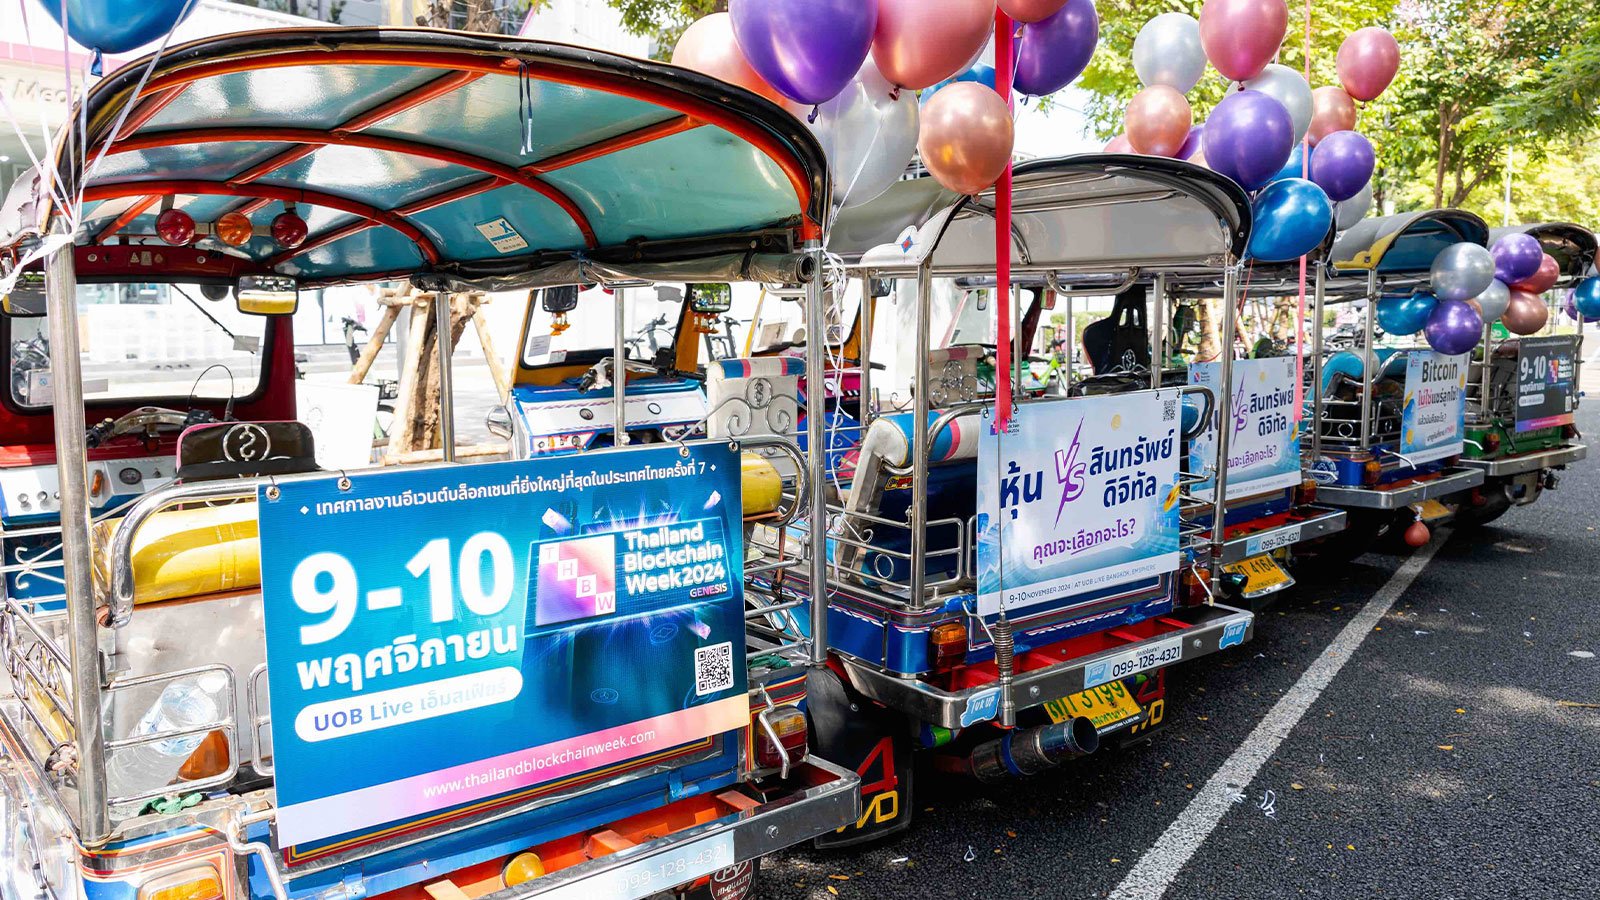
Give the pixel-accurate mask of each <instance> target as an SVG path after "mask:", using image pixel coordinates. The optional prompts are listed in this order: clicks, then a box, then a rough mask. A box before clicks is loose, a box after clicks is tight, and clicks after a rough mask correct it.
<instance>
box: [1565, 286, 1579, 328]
mask: <svg viewBox="0 0 1600 900" xmlns="http://www.w3.org/2000/svg"><path fill="white" fill-rule="evenodd" d="M1561 308H1562V310H1563V311H1565V312H1566V314H1567V318H1569V319H1571V320H1573V321H1574V322H1576V321H1578V292H1577V291H1575V290H1572V289H1571V288H1568V289H1567V298H1566V299H1565V300H1563V301H1561Z"/></svg>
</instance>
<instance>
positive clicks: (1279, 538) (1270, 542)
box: [1244, 528, 1300, 556]
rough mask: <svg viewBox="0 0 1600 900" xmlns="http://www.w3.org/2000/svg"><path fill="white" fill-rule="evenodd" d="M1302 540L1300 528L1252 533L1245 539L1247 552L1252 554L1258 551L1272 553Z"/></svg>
mask: <svg viewBox="0 0 1600 900" xmlns="http://www.w3.org/2000/svg"><path fill="white" fill-rule="evenodd" d="M1298 540H1300V529H1299V528H1280V529H1278V530H1277V531H1271V532H1268V533H1266V534H1255V535H1251V536H1250V538H1249V539H1248V540H1246V541H1245V544H1244V548H1245V552H1246V553H1248V554H1249V555H1251V556H1255V555H1256V554H1258V553H1271V552H1272V551H1273V550H1277V549H1278V548H1279V547H1288V546H1290V545H1291V544H1293V543H1295V542H1296V541H1298Z"/></svg>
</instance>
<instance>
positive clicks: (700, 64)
mask: <svg viewBox="0 0 1600 900" xmlns="http://www.w3.org/2000/svg"><path fill="white" fill-rule="evenodd" d="M672 64H673V65H675V66H683V67H684V68H686V69H693V70H695V71H696V72H699V73H701V74H703V75H710V76H711V77H712V78H720V79H721V80H723V81H726V82H728V83H729V84H734V85H738V86H739V87H742V88H745V89H746V90H751V91H754V92H756V93H757V94H760V95H761V96H763V97H766V98H767V99H768V100H771V101H772V102H773V103H777V104H779V105H781V106H783V107H784V108H785V109H788V110H789V111H790V112H798V111H799V107H798V106H796V105H794V104H793V103H790V102H789V101H787V100H786V99H785V98H784V96H783V95H782V94H780V93H778V90H777V89H776V88H774V87H773V86H772V85H770V84H767V82H766V81H765V80H763V79H762V77H761V76H760V75H759V74H757V72H756V70H755V69H753V68H751V66H750V62H749V60H747V59H745V58H744V51H742V50H740V49H739V42H738V40H737V39H736V38H734V36H733V17H732V16H730V15H728V14H727V13H712V14H711V15H709V16H706V17H705V18H703V19H701V20H699V21H697V22H695V23H694V24H693V25H690V26H689V28H688V30H686V31H684V33H683V36H682V37H680V38H678V45H677V46H676V47H674V48H672Z"/></svg>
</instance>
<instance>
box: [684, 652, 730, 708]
mask: <svg viewBox="0 0 1600 900" xmlns="http://www.w3.org/2000/svg"><path fill="white" fill-rule="evenodd" d="M731 687H733V642H732V641H723V642H722V643H720V644H712V645H711V646H710V647H696V648H695V649H694V693H695V696H696V697H704V696H705V695H707V694H715V693H716V692H717V691H725V690H728V689H729V688H731Z"/></svg>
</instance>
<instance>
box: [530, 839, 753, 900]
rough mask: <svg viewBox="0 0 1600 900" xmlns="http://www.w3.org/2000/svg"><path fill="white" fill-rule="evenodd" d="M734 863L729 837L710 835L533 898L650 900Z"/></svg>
mask: <svg viewBox="0 0 1600 900" xmlns="http://www.w3.org/2000/svg"><path fill="white" fill-rule="evenodd" d="M736 862H738V859H737V857H735V855H734V850H733V835H732V834H722V835H714V836H712V837H708V838H701V839H700V840H698V841H691V842H689V843H687V844H684V845H682V846H680V847H674V848H672V849H670V850H667V851H666V852H664V853H658V854H656V855H654V856H649V857H646V858H644V859H641V860H638V861H637V862H632V863H628V864H627V865H624V866H620V867H618V868H615V869H611V870H609V871H606V872H602V873H599V874H596V875H592V876H590V877H588V878H585V879H582V880H579V881H576V882H571V883H568V884H564V885H561V886H560V887H557V888H554V889H553V890H549V891H546V892H544V893H542V894H538V895H537V896H538V898H539V900H590V898H593V897H618V898H630V897H631V898H638V897H650V896H654V895H656V894H659V893H661V892H663V891H668V890H671V889H672V888H674V887H677V886H678V885H680V884H685V883H687V882H690V881H694V880H695V879H696V878H699V877H700V876H702V875H710V874H711V873H712V872H715V871H717V870H719V869H724V868H727V867H728V866H731V865H734V864H735V863H736Z"/></svg>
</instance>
